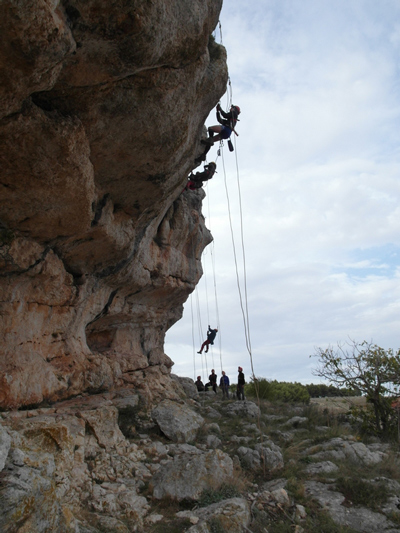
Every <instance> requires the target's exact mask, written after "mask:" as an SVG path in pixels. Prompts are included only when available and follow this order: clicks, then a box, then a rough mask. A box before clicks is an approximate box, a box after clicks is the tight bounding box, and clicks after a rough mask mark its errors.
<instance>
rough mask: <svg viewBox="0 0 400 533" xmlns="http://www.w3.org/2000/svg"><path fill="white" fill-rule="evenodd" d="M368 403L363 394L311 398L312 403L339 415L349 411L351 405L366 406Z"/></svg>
mask: <svg viewBox="0 0 400 533" xmlns="http://www.w3.org/2000/svg"><path fill="white" fill-rule="evenodd" d="M366 404H367V402H366V399H365V398H364V397H363V396H345V397H343V398H340V397H334V398H311V399H310V405H315V406H316V407H318V408H319V409H321V410H325V409H326V410H327V411H328V412H329V413H332V414H335V415H338V414H342V413H347V411H348V410H349V409H350V407H352V406H354V405H356V406H358V407H364V406H365V405H366Z"/></svg>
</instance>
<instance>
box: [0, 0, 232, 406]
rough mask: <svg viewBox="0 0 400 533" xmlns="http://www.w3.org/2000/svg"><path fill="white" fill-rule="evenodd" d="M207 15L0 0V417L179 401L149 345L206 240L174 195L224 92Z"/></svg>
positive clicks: (180, 4)
mask: <svg viewBox="0 0 400 533" xmlns="http://www.w3.org/2000/svg"><path fill="white" fill-rule="evenodd" d="M221 5H222V2H221V0H217V1H215V0H206V1H203V0H194V2H191V3H190V5H189V4H188V3H187V2H186V0H178V1H177V2H175V3H174V4H173V5H166V4H165V2H164V1H163V0H156V1H155V2H152V3H151V4H143V2H142V1H141V0H132V1H131V2H128V3H126V2H125V3H124V2H121V1H120V0H117V1H116V2H113V3H109V2H105V1H104V0H89V1H88V2H80V1H77V0H66V1H64V2H62V3H61V2H59V1H58V0H56V1H54V2H49V1H47V0H40V1H38V2H36V3H34V2H30V3H29V2H28V3H26V2H25V3H24V2H22V3H21V2H20V3H15V2H11V1H9V0H6V1H5V2H3V4H2V17H1V21H0V29H1V34H2V41H1V44H0V65H1V67H0V68H1V76H0V158H1V161H2V165H1V171H0V212H1V217H0V218H1V220H0V302H1V304H0V332H1V335H2V339H1V340H2V342H1V343H0V407H1V408H5V409H14V408H17V407H19V406H22V405H34V404H40V403H41V402H43V401H51V402H54V401H58V400H60V399H64V398H69V397H73V396H76V395H78V394H81V393H82V392H89V393H93V392H100V391H105V390H114V389H117V388H126V387H130V388H132V389H136V390H137V392H139V393H140V394H141V397H142V399H143V401H144V403H147V404H148V405H151V404H152V403H154V402H156V401H159V400H160V399H161V398H163V397H168V398H175V399H176V398H178V397H179V396H180V395H181V390H179V391H178V390H176V387H174V385H173V383H172V382H171V380H170V377H169V376H170V368H171V366H172V361H171V359H170V358H169V357H168V356H167V355H166V354H165V353H164V349H163V344H164V338H165V332H166V331H167V329H168V328H169V327H170V326H171V325H172V324H173V323H174V322H176V320H178V319H179V318H180V316H181V313H182V304H183V302H184V301H185V300H186V298H187V296H188V295H189V294H190V292H191V291H192V290H193V289H194V287H195V285H196V283H197V282H198V280H199V278H200V276H201V274H202V270H201V263H200V257H201V252H202V250H203V249H204V247H205V246H206V245H207V244H208V243H209V242H210V241H211V235H210V233H209V232H208V230H207V229H206V227H205V224H204V218H203V216H202V214H201V201H202V199H203V198H204V192H203V191H201V190H200V191H196V192H193V191H190V192H185V193H182V190H183V187H184V184H185V182H186V177H187V175H188V173H189V172H190V170H192V169H193V168H194V166H195V163H194V159H195V158H196V157H197V156H198V155H199V153H200V152H201V151H202V146H201V144H200V142H199V141H200V138H201V135H202V131H203V125H204V120H205V118H206V117H207V115H208V113H209V111H210V109H211V108H212V107H213V106H214V105H215V104H216V102H217V101H218V100H219V98H220V96H221V95H222V94H223V92H224V91H225V86H226V80H227V68H226V54H225V50H224V49H223V48H222V47H220V46H219V45H216V44H215V43H214V44H213V42H212V41H210V42H209V40H210V34H211V32H212V31H213V29H214V27H215V25H216V23H217V21H218V16H219V11H220V8H221ZM189 110H190V111H189ZM32 376H35V379H32Z"/></svg>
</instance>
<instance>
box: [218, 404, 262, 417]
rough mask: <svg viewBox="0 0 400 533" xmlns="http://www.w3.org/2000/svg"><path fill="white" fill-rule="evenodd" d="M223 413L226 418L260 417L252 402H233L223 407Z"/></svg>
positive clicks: (258, 410) (256, 407)
mask: <svg viewBox="0 0 400 533" xmlns="http://www.w3.org/2000/svg"><path fill="white" fill-rule="evenodd" d="M224 412H225V414H226V415H227V416H244V417H246V418H247V417H249V418H258V417H259V416H260V409H259V408H258V406H257V405H256V404H255V403H254V402H249V401H247V400H246V401H244V402H234V403H230V404H228V405H227V406H226V407H224Z"/></svg>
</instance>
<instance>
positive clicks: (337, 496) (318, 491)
mask: <svg viewBox="0 0 400 533" xmlns="http://www.w3.org/2000/svg"><path fill="white" fill-rule="evenodd" d="M305 487H306V490H307V492H308V493H309V494H310V495H312V496H313V498H315V499H316V500H317V501H318V502H319V503H320V505H321V506H322V507H323V508H324V509H325V510H326V511H327V512H328V513H329V514H330V515H331V516H332V518H333V519H334V521H335V522H336V523H337V524H340V525H341V526H348V527H351V528H353V529H355V530H356V531H360V532H363V533H380V532H383V531H384V532H385V533H395V531H398V528H397V527H396V526H395V524H393V522H391V521H390V520H388V519H387V518H386V516H385V515H383V514H381V513H376V512H373V511H371V510H370V509H366V508H363V507H358V508H354V507H350V508H349V507H345V506H343V505H342V503H343V500H344V496H343V494H341V493H340V492H336V491H335V490H334V488H335V486H334V485H332V484H325V483H319V482H317V481H307V482H306V483H305Z"/></svg>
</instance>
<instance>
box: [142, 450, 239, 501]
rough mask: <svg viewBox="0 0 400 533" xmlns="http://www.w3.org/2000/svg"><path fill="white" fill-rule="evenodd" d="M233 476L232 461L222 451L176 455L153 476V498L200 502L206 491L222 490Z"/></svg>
mask: <svg viewBox="0 0 400 533" xmlns="http://www.w3.org/2000/svg"><path fill="white" fill-rule="evenodd" d="M232 474H233V462H232V459H231V458H230V457H229V455H227V454H225V453H224V452H222V451H221V450H211V451H209V452H206V453H201V452H199V451H198V453H196V454H183V455H177V456H176V457H174V459H173V461H170V462H169V463H167V464H165V465H162V467H161V468H160V470H159V471H158V472H157V473H156V474H155V475H154V476H153V479H152V481H151V485H152V487H153V496H154V498H156V499H161V498H164V497H170V498H173V499H177V500H186V499H188V500H197V499H199V497H200V495H201V493H202V491H203V490H204V489H206V488H210V487H212V488H217V487H219V486H220V485H222V483H224V482H228V481H229V480H230V478H231V477H232Z"/></svg>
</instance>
